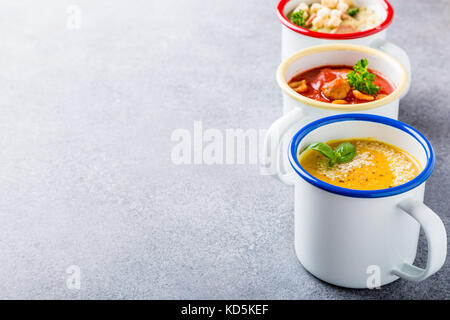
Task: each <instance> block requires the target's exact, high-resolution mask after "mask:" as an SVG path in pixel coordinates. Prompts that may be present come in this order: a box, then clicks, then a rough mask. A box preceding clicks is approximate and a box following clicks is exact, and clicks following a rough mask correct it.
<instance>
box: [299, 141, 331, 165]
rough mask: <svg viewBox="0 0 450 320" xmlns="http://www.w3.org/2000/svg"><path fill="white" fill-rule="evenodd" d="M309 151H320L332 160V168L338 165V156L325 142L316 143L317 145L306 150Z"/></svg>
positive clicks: (311, 145)
mask: <svg viewBox="0 0 450 320" xmlns="http://www.w3.org/2000/svg"><path fill="white" fill-rule="evenodd" d="M308 149H312V150H316V151H319V152H320V153H321V154H323V155H324V156H325V157H327V158H328V159H330V162H329V164H330V166H332V165H334V164H335V163H336V160H337V157H336V154H335V153H334V151H333V149H332V148H331V147H330V146H329V145H327V144H325V143H323V142H316V143H313V144H310V145H309V146H308V147H307V148H306V149H305V150H308Z"/></svg>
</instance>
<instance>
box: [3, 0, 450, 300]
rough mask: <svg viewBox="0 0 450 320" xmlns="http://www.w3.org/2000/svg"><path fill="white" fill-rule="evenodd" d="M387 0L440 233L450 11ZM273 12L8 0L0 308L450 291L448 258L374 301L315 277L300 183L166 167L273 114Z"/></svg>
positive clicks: (246, 170)
mask: <svg viewBox="0 0 450 320" xmlns="http://www.w3.org/2000/svg"><path fill="white" fill-rule="evenodd" d="M392 3H393V5H394V8H395V10H396V16H395V21H394V23H393V24H392V25H391V27H390V28H389V36H388V38H389V40H391V41H393V42H394V43H396V44H398V45H399V46H401V47H403V48H404V49H405V50H406V51H407V52H408V53H409V55H410V57H411V60H412V67H413V72H414V74H413V75H414V78H413V82H412V87H411V91H410V93H409V94H408V95H407V96H406V97H405V98H404V99H403V100H402V101H401V112H400V119H401V120H402V121H405V122H406V123H409V124H411V125H413V126H415V127H416V128H418V129H419V130H421V131H422V132H423V133H424V134H425V135H426V136H427V137H428V138H429V139H430V140H431V142H432V143H433V146H434V148H435V150H436V153H437V167H436V170H435V172H434V174H433V176H432V177H431V179H430V180H429V182H428V184H427V190H426V199H425V200H426V203H427V204H428V205H429V206H430V207H431V208H432V209H434V210H435V211H437V212H438V213H439V215H440V216H441V217H442V219H443V220H444V222H445V225H446V228H447V230H450V225H449V224H450V213H449V199H450V192H449V187H450V175H449V174H450V154H449V149H450V148H449V147H450V145H449V138H450V129H449V120H450V107H449V104H448V102H449V101H450V93H449V92H450V90H449V89H448V67H447V63H448V61H450V53H449V52H450V46H449V43H448V40H449V35H450V34H449V31H448V26H449V25H450V20H449V19H450V18H449V17H450V4H449V3H448V2H447V1H444V0H442V1H437V0H435V1H418V0H415V1H400V0H396V1H392ZM71 4H76V5H78V6H79V8H80V9H81V28H80V29H75V30H73V29H68V28H67V27H66V22H67V19H68V13H67V12H66V10H67V8H68V6H69V5H71ZM275 4H276V1H274V0H272V1H256V0H248V1H237V0H233V1H219V0H213V1H200V0H190V1H175V0H171V1H153V0H152V1H122V0H116V1H106V0H96V1H88V0H75V1H72V0H71V1H67V0H62V1H56V0H55V1H45V0H43V1H31V0H29V1H8V2H7V1H2V2H1V4H0V8H1V12H2V18H1V19H0V30H1V37H0V38H1V41H0V88H1V90H0V92H1V95H0V108H1V116H0V132H1V135H0V266H1V267H0V298H3V299H10V298H25V299H35V298H56V299H63V298H65V299H147V298H148V299H182V298H189V299H241V298H243V299H437V298H444V299H449V298H450V283H449V279H450V274H449V272H450V265H449V262H447V263H446V264H445V265H444V267H443V269H442V270H441V271H440V272H439V273H437V274H436V275H435V276H433V277H432V278H430V279H428V280H426V281H424V282H422V283H411V282H407V281H403V280H400V281H397V282H395V283H393V284H391V285H388V286H386V287H383V288H382V289H380V290H372V291H369V290H347V289H342V288H338V287H334V286H331V285H328V284H326V283H324V282H321V281H320V280H317V279H316V278H314V277H313V276H311V275H310V274H309V273H308V272H306V271H305V270H304V269H303V267H302V266H301V265H300V263H299V262H298V261H297V259H296V257H295V254H294V250H293V214H292V212H293V194H292V190H290V189H289V188H287V187H285V186H283V185H281V184H280V183H278V182H277V181H275V179H271V178H269V177H264V176H260V175H259V173H258V168H257V166H256V165H250V164H247V165H237V164H236V165H211V166H208V165H180V166H177V165H175V164H173V163H172V161H171V150H172V147H173V146H174V143H173V142H172V141H171V134H172V132H173V131H174V130H175V129H177V128H187V129H190V130H192V128H193V123H194V121H195V120H201V121H202V123H203V126H204V128H218V129H219V130H225V129H227V128H243V129H248V128H256V129H259V128H261V129H263V128H267V127H268V126H269V124H270V123H271V122H272V121H274V120H275V119H276V118H277V117H278V116H279V115H280V113H281V94H280V91H279V89H278V87H277V85H276V82H275V79H274V74H275V70H276V67H277V65H278V63H279V57H280V25H279V22H278V20H277V18H276V16H275V12H274V8H275ZM425 257H426V243H425V241H424V239H423V237H422V239H421V241H420V250H419V254H418V258H417V261H418V264H419V265H421V264H422V265H423V263H424V260H425ZM70 265H77V266H79V267H80V269H81V287H80V290H73V289H72V290H71V289H68V288H67V286H66V280H67V277H68V274H67V273H66V268H67V267H69V266H70Z"/></svg>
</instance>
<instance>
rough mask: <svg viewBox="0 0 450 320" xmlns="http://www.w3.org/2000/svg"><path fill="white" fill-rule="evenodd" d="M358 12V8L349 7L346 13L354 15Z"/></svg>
mask: <svg viewBox="0 0 450 320" xmlns="http://www.w3.org/2000/svg"><path fill="white" fill-rule="evenodd" d="M358 12H359V8H350V9H348V11H347V14H348V15H349V16H350V17H354V16H356V15H357V14H358Z"/></svg>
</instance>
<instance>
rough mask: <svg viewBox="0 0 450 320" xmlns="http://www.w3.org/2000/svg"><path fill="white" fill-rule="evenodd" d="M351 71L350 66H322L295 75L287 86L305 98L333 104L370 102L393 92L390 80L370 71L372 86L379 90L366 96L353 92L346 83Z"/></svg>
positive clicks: (362, 93) (393, 88)
mask: <svg viewBox="0 0 450 320" xmlns="http://www.w3.org/2000/svg"><path fill="white" fill-rule="evenodd" d="M352 70H353V69H352V67H351V66H331V65H330V66H322V67H318V68H314V69H310V70H307V71H305V72H302V73H299V74H297V75H296V76H294V77H293V78H292V79H291V80H290V81H289V82H288V84H289V86H290V87H291V88H292V89H293V90H295V91H296V92H297V93H300V94H301V95H303V96H305V97H308V98H311V99H314V100H318V101H323V102H330V103H335V104H355V103H364V102H370V101H373V100H377V99H381V98H384V97H386V96H387V95H389V94H391V93H392V92H393V91H394V90H395V86H394V84H393V83H392V82H391V81H390V80H388V79H387V78H386V77H384V76H383V75H382V74H380V73H379V72H377V71H374V70H371V69H368V71H369V72H370V73H372V74H374V75H375V80H374V81H373V84H374V85H376V86H378V87H379V88H380V89H379V91H378V92H377V93H376V94H372V95H368V94H365V93H364V92H359V91H357V90H353V88H352V87H351V86H350V85H349V84H348V81H347V74H348V73H350V72H351V71H352Z"/></svg>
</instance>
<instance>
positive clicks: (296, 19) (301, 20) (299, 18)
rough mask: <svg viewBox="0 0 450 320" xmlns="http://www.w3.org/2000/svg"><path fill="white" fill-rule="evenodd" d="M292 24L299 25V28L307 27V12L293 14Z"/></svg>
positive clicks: (299, 11)
mask: <svg viewBox="0 0 450 320" xmlns="http://www.w3.org/2000/svg"><path fill="white" fill-rule="evenodd" d="M291 22H292V23H293V24H296V25H298V26H299V27H303V26H304V25H305V22H306V21H305V12H304V11H303V10H298V11H297V12H294V13H293V14H291Z"/></svg>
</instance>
